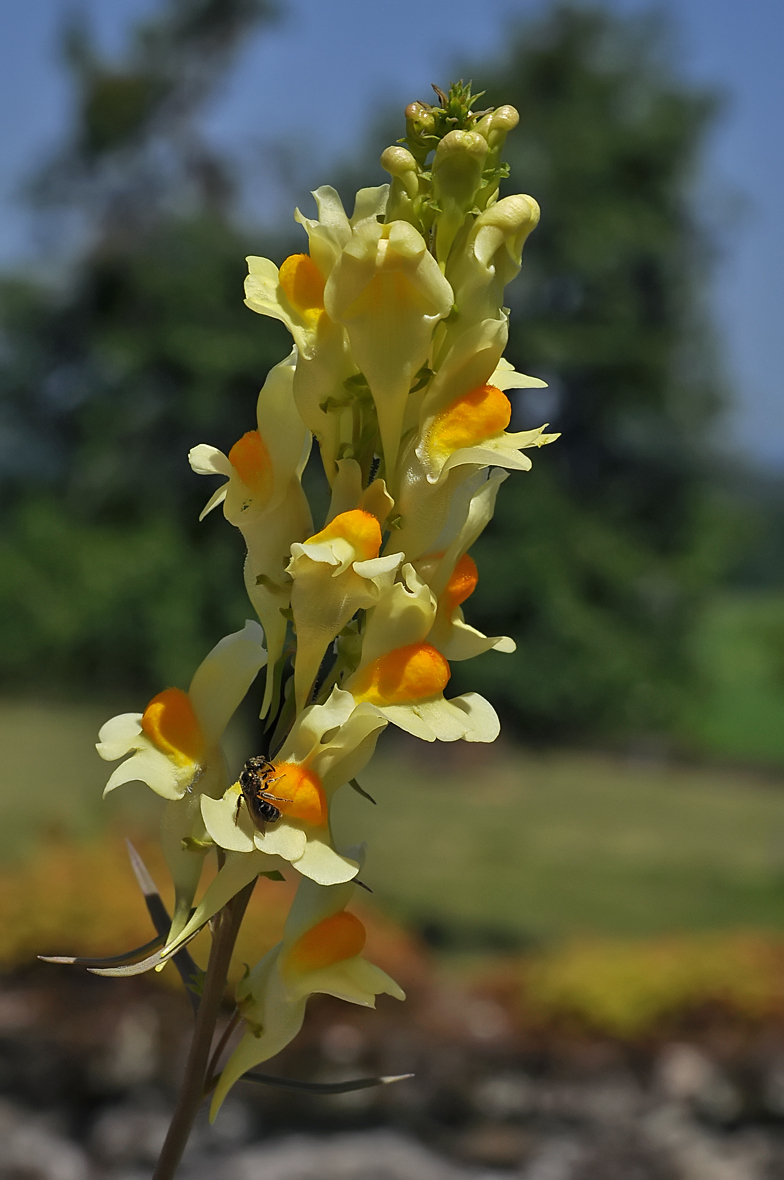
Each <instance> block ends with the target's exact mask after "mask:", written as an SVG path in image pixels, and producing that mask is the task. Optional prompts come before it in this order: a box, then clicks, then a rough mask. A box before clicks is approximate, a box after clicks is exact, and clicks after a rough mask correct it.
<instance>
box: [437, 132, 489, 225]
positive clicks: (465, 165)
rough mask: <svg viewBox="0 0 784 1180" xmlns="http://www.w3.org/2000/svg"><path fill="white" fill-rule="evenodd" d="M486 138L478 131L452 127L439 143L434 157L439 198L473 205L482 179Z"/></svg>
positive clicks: (467, 206) (463, 205) (465, 205)
mask: <svg viewBox="0 0 784 1180" xmlns="http://www.w3.org/2000/svg"><path fill="white" fill-rule="evenodd" d="M486 155H487V140H486V139H484V138H483V137H482V136H481V135H477V133H476V132H475V131H450V132H449V134H448V135H445V136H444V138H443V139H442V140H441V142H440V143H439V145H438V148H437V149H436V154H435V159H434V160H433V188H434V191H435V197H436V200H437V201H439V202H440V201H442V200H443V199H444V198H445V197H446V198H451V199H452V200H454V201H456V202H457V203H458V204H459V205H461V206H462V207H463V208H464V209H468V208H470V206H471V204H472V203H473V198H474V194H475V193H476V190H477V189H478V188H479V185H480V182H481V180H482V168H483V167H484V162H485V156H486Z"/></svg>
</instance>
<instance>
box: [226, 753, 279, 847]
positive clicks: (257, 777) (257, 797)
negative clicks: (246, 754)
mask: <svg viewBox="0 0 784 1180" xmlns="http://www.w3.org/2000/svg"><path fill="white" fill-rule="evenodd" d="M274 776H275V766H274V764H273V763H272V762H270V760H269V758H264V757H263V756H262V755H261V754H257V755H256V756H255V757H254V758H249V759H248V761H247V762H246V763H245V765H244V766H243V768H242V770H241V771H240V778H239V783H240V790H241V791H242V794H241V796H240V798H239V799H238V800H237V817H239V813H240V807H241V806H242V800H243V799H244V800H245V804H246V806H247V808H248V814H249V815H250V817H251V819H252V820H253V823H254V824H255V826H256V827H257V828H258V829H259V831H260V832H262V833H263V832H264V830H265V828H264V826H265V824H274V823H277V821H278V820H279V819H280V816H281V811H280V808H279V807H276V806H275V803H290V802H291V800H290V799H280V798H278V796H277V795H273V794H272V793H271V791H270V790H269V788H270V787H271V786H272V784H273V783H275V782H277V779H276V778H275V777H274ZM271 800H274V801H275V802H274V803H273V802H271Z"/></svg>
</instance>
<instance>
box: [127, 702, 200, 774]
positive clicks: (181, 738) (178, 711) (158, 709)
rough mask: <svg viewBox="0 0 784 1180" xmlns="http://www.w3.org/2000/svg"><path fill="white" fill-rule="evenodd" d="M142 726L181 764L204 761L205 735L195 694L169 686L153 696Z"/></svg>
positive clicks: (166, 753)
mask: <svg viewBox="0 0 784 1180" xmlns="http://www.w3.org/2000/svg"><path fill="white" fill-rule="evenodd" d="M141 726H142V730H143V732H144V733H145V734H146V735H147V737H148V738H149V739H150V741H151V742H152V744H153V745H154V746H155V748H156V749H158V750H160V752H161V753H162V754H165V755H166V756H167V758H171V760H172V762H174V763H176V765H177V766H183V767H185V766H198V765H200V764H201V763H203V761H204V755H205V742H204V735H203V733H202V731H201V726H200V725H199V721H198V718H197V717H196V714H195V713H194V711H193V705H192V704H191V698H190V697H189V696H188V694H187V692H183V691H182V689H181V688H165V689H164V690H163V692H159V693H158V695H157V696H155V697H153V698H152V700H151V701H150V703H149V705H148V706H147V708H146V709H145V710H144V714H143V716H142V721H141Z"/></svg>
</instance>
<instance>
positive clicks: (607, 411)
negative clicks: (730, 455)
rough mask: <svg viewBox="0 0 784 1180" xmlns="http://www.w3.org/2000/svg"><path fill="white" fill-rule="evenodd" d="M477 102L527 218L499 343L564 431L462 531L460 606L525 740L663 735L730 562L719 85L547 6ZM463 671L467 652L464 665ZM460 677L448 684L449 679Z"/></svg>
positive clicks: (536, 403)
mask: <svg viewBox="0 0 784 1180" xmlns="http://www.w3.org/2000/svg"><path fill="white" fill-rule="evenodd" d="M474 76H478V77H481V78H482V79H483V81H484V80H485V79H488V80H492V86H491V87H490V86H489V87H488V92H487V98H486V100H484V101H487V102H490V103H494V102H501V101H503V102H508V103H512V104H514V105H515V106H516V107H517V108H518V109H519V111H520V114H521V121H520V126H519V127H518V129H517V130H516V131H515V132H514V133H513V134H512V135H511V136H510V137H509V139H508V140H507V144H506V149H505V152H504V155H505V157H506V159H507V160H508V161H509V163H510V165H511V172H512V181H511V182H507V185H506V188H507V191H509V184H512V185H513V187H514V190H515V191H520V190H522V191H525V192H530V193H531V194H532V195H533V196H534V197H536V199H537V200H538V201H539V203H540V205H541V207H542V219H541V223H540V225H539V227H538V229H537V230H536V232H535V233H534V234H533V236H532V238H531V240H530V242H529V243H528V244H527V246H526V251H525V259H524V266H523V274H522V276H521V278H520V279H519V280H518V281H517V282H516V283H515V284H513V285H512V287H511V288H510V289H509V299H510V303H511V310H512V319H511V333H510V345H509V350H508V355H509V358H510V359H511V360H512V361H513V362H514V364H515V366H516V367H517V368H520V369H522V370H523V371H524V372H530V373H533V374H535V375H537V376H542V377H544V378H545V379H546V380H548V381H549V382H550V383H551V392H550V394H549V395H545V396H544V397H543V396H542V394H541V392H538V391H531V392H528V391H524V392H521V393H519V394H517V395H516V397H517V401H516V421H517V422H519V424H520V425H521V426H525V427H529V426H534V425H539V424H540V423H541V421H542V420H543V419H544V420H546V419H548V418H549V419H550V422H551V427H553V426H554V427H555V428H557V429H559V430H561V431H562V432H563V435H562V438H560V439H559V440H558V441H557V442H556V443H555V444H554V445H553V446H552V447H550V448H548V450H547V451H546V452H542V453H541V454H537V455H535V456H534V470H533V472H532V473H531V474H529V475H526V476H523V477H521V478H515V479H512V480H509V481H508V483H507V484H506V485H505V486H504V488H503V490H502V492H501V495H500V497H499V507H498V510H497V515H496V519H495V521H494V522H493V525H492V527H491V530H490V531H489V532H488V534H487V536H486V537H485V538H484V539H483V540H482V541H481V542H480V544H479V545H478V546H477V551H478V552H477V561H478V564H479V568H480V572H481V575H482V577H481V582H480V587H479V590H478V591H477V594H476V599H475V602H474V604H473V610H472V611H470V612H469V613H471V614H472V615H473V616H474V617H477V613H478V618H479V625H480V626H482V627H483V628H486V629H487V630H488V631H489V632H491V633H499V632H501V633H503V632H504V631H506V630H508V631H510V633H511V634H513V635H514V636H515V638H516V639H517V641H518V644H519V649H518V653H517V655H516V656H515V657H511V658H507V657H503V666H502V659H501V658H500V657H491V658H492V660H493V663H492V666H491V664H490V663H489V662H488V661H487V660H485V662H484V668H483V678H484V682H485V684H484V687H486V688H487V687H489V685H490V684H491V683H493V684H494V685H495V686H499V685H500V686H502V689H503V697H504V701H505V704H506V707H507V709H508V710H509V711H510V712H511V713H513V715H515V716H516V717H517V719H518V720H519V725H520V733H521V734H524V735H533V736H536V735H540V736H545V737H547V736H552V735H555V734H559V733H563V732H571V733H572V734H577V735H581V736H583V737H585V736H589V735H596V736H600V737H601V736H605V735H607V734H608V733H609V734H611V735H612V734H613V733H618V732H628V731H629V730H632V731H637V732H645V731H651V730H654V731H655V730H661V729H662V728H663V727H665V726H666V725H668V724H669V723H671V721H672V719H673V716H674V715H675V713H676V712H677V710H678V708H679V705H680V701H681V699H682V695H683V692H684V690H686V689H687V688H688V686H690V684H691V683H692V681H693V676H694V669H693V667H692V666H690V663H689V653H688V646H687V643H686V640H687V637H688V635H689V634H690V632H691V630H692V627H693V625H694V622H695V618H696V617H697V616H698V614H699V612H700V609H701V607H702V605H703V602H704V599H705V595H706V591H707V590H708V589H709V588H710V586H711V583H712V581H713V579H714V578H715V576H716V574H717V572H718V571H719V570H720V569H721V567H722V563H723V560H724V557H725V549H726V533H727V523H728V521H727V517H726V513H725V510H724V507H723V506H722V504H721V502H720V499H719V497H718V496H716V495H715V493H714V492H712V490H711V487H710V483H709V481H708V479H707V477H706V472H707V458H708V452H707V450H706V440H707V439H708V437H709V432H710V429H711V424H712V420H713V418H714V415H715V413H716V411H717V409H718V408H719V400H718V397H717V381H716V379H715V373H714V371H713V365H712V348H711V341H710V336H709V332H708V331H707V328H706V323H705V321H704V318H703V308H702V301H701V284H702V283H703V281H704V278H705V264H706V258H707V250H706V244H705V241H704V240H703V238H702V236H701V232H700V228H699V224H698V222H697V220H696V212H695V200H696V191H695V181H696V179H697V176H698V171H699V164H700V152H701V147H702V143H703V141H704V137H705V134H706V131H707V130H708V127H709V126H710V122H711V118H712V116H713V114H714V111H715V109H716V102H715V99H714V98H713V97H712V96H710V95H707V94H704V93H700V92H697V91H695V90H693V89H690V88H688V87H687V86H686V85H685V84H683V83H681V82H680V81H679V80H678V78H677V77H676V76H675V74H674V72H673V70H672V69H671V68H670V66H669V64H668V61H667V43H666V39H665V38H664V35H663V32H662V30H661V29H659V28H658V27H657V26H656V25H655V24H652V23H651V22H650V21H647V22H641V21H640V20H639V18H632V19H626V18H619V17H616V16H611V15H610V14H609V13H607V12H605V11H602V10H601V9H594V10H591V9H586V8H584V7H582V6H580V7H571V6H561V7H557V8H556V9H555V10H553V11H552V12H551V13H550V14H549V15H547V16H545V17H544V18H543V19H542V20H541V21H539V22H538V23H534V24H531V25H529V26H527V27H525V28H524V29H523V30H522V32H521V34H520V37H519V39H518V41H517V42H516V43H515V44H514V45H513V46H512V48H511V49H510V51H509V54H508V57H507V60H506V64H505V65H504V66H503V67H502V68H501V69H500V70H499V69H495V70H486V71H483V72H481V73H480V71H479V70H475V71H474ZM472 672H473V668H472ZM462 685H463V681H462V680H461V687H462Z"/></svg>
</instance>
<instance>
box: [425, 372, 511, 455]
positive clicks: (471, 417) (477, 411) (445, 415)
mask: <svg viewBox="0 0 784 1180" xmlns="http://www.w3.org/2000/svg"><path fill="white" fill-rule="evenodd" d="M511 417H512V406H511V404H510V402H509V398H508V397H507V396H506V394H505V393H503V392H502V391H501V390H500V389H497V388H496V386H495V385H480V386H479V387H478V388H477V389H472V390H471V392H470V393H464V394H463V395H462V396H461V397H458V398H455V400H454V401H453V402H452V403H451V404H450V405H448V406H447V408H446V409H445V410H442V411H441V413H440V414H438V415H437V417H436V418H435V419H434V420H433V422H432V423H431V426H430V429H429V431H428V434H427V443H426V445H427V450H428V454H429V455H430V458H431V459H432V460H433V461H434V462H441V463H443V462H445V461H446V460H447V459H448V458H449V456H450V455H452V454H454V452H455V451H460V450H463V449H464V448H465V447H474V446H477V445H478V444H479V443H483V442H485V440H486V439H488V438H493V437H494V436H495V435H498V434H502V433H503V432H504V431H505V430H506V428H507V426H508V425H509V421H510V419H511Z"/></svg>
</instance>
